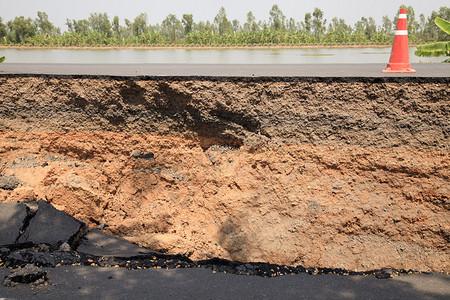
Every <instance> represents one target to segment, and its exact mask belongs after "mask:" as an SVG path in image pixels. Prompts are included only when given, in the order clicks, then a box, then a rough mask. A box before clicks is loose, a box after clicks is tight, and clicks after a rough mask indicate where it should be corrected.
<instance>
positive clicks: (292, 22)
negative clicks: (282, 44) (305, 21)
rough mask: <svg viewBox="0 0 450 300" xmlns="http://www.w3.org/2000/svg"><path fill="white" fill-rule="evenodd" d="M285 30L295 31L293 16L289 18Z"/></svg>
mask: <svg viewBox="0 0 450 300" xmlns="http://www.w3.org/2000/svg"><path fill="white" fill-rule="evenodd" d="M287 30H288V31H289V32H292V33H295V32H297V30H298V27H297V23H296V22H295V20H294V18H290V19H289V21H288V22H287Z"/></svg>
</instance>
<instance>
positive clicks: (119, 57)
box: [0, 47, 445, 64]
mask: <svg viewBox="0 0 450 300" xmlns="http://www.w3.org/2000/svg"><path fill="white" fill-rule="evenodd" d="M415 50H416V47H410V49H409V57H410V62H411V63H420V62H423V63H430V62H442V61H443V60H445V58H443V57H417V56H415V55H414V51H415ZM390 51H391V48H308V49H286V48H283V49H0V56H6V61H5V63H74V64H117V63H119V64H131V63H133V64H135V63H138V64H139V63H190V64H328V63H355V64H361V63H387V62H388V61H389V57H390Z"/></svg>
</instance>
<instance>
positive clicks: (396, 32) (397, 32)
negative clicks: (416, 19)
mask: <svg viewBox="0 0 450 300" xmlns="http://www.w3.org/2000/svg"><path fill="white" fill-rule="evenodd" d="M395 35H408V30H396V31H395Z"/></svg>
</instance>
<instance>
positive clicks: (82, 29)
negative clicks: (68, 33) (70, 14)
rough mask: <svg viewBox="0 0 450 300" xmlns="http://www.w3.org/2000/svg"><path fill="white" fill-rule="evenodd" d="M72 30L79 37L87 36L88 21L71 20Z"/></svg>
mask: <svg viewBox="0 0 450 300" xmlns="http://www.w3.org/2000/svg"><path fill="white" fill-rule="evenodd" d="M72 25H73V30H74V32H76V33H78V34H80V35H88V34H89V21H88V20H86V19H82V20H78V21H77V20H72Z"/></svg>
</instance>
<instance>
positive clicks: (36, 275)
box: [3, 265, 48, 286]
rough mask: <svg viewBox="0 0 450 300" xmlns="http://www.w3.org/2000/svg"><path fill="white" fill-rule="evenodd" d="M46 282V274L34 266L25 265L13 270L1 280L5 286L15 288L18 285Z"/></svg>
mask: <svg viewBox="0 0 450 300" xmlns="http://www.w3.org/2000/svg"><path fill="white" fill-rule="evenodd" d="M45 281H48V272H47V271H44V270H42V269H40V268H38V267H36V266H34V265H26V266H25V267H24V268H21V269H15V270H13V271H11V274H9V275H8V276H6V277H5V278H4V280H3V285H5V286H15V285H17V284H20V283H25V284H28V283H31V284H42V283H44V282H45Z"/></svg>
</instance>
